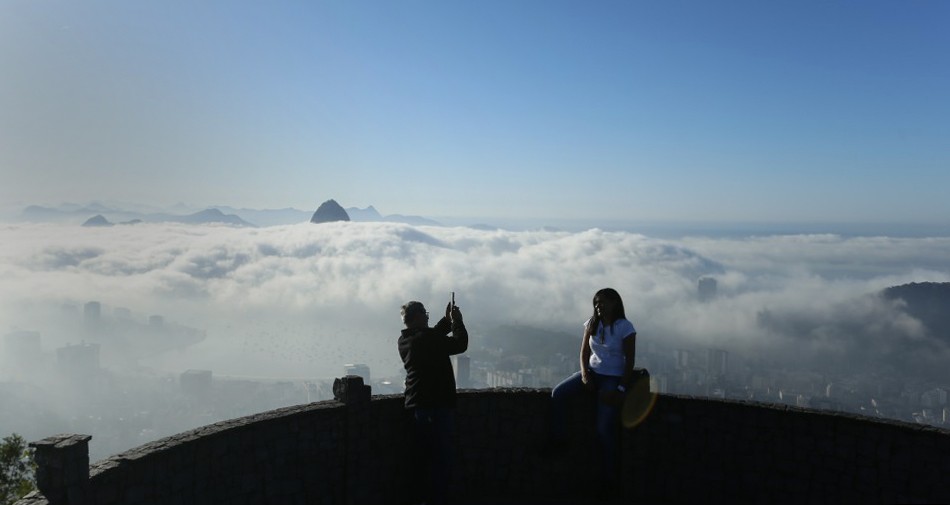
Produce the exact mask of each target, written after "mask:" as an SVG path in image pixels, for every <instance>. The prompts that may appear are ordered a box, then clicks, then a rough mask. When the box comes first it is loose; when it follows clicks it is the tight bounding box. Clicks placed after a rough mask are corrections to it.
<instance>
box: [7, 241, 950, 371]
mask: <svg viewBox="0 0 950 505" xmlns="http://www.w3.org/2000/svg"><path fill="white" fill-rule="evenodd" d="M0 235H2V237H0V240H2V241H3V243H4V244H6V245H5V247H4V249H3V252H0V279H2V280H3V282H2V287H0V307H2V312H0V324H2V325H3V326H0V329H3V330H12V329H23V330H34V331H39V332H41V333H42V334H43V340H44V343H50V344H53V343H56V344H59V345H62V344H63V343H65V342H68V341H73V342H74V343H78V341H79V340H81V339H82V335H77V334H75V333H73V334H70V333H69V332H68V331H66V332H63V331H62V329H60V328H57V325H56V324H55V323H56V322H57V319H58V318H57V316H55V314H59V315H63V314H66V313H68V312H70V311H72V312H73V313H74V314H76V313H78V315H79V316H81V315H82V310H83V305H84V304H85V303H86V302H89V301H97V302H99V303H100V304H101V306H102V314H103V318H108V317H111V316H112V314H113V313H114V312H115V311H116V310H117V309H118V310H120V311H123V314H124V313H125V311H127V312H130V313H135V314H140V315H139V316H137V317H139V319H140V320H142V321H143V322H144V321H145V320H146V319H147V317H148V316H149V315H161V316H163V317H164V318H166V319H167V320H169V321H174V322H176V323H180V324H182V325H186V326H188V327H192V328H196V329H199V330H203V331H205V332H206V334H207V335H206V338H205V339H203V340H202V341H201V342H199V343H198V344H196V345H194V346H191V347H189V348H187V349H186V350H184V351H181V352H178V353H176V354H172V353H169V354H167V355H165V356H152V357H150V358H149V360H146V361H148V362H149V363H151V364H153V365H154V366H157V367H159V368H163V369H170V370H174V369H179V370H180V369H185V368H194V367H202V368H214V369H215V370H218V369H220V368H224V369H226V371H225V372H224V373H230V374H237V375H249V376H257V375H260V376H287V375H289V376H314V375H316V376H323V375H327V374H329V375H333V374H336V373H338V369H339V364H340V362H341V361H345V362H352V361H362V362H367V363H368V364H371V365H372V366H373V367H374V368H377V369H379V370H380V371H381V372H383V373H386V374H392V373H396V371H398V369H399V362H398V359H397V358H396V357H395V356H394V355H393V354H394V353H393V352H392V349H391V344H392V340H393V339H394V338H395V335H396V334H397V333H398V330H399V326H400V325H399V319H398V310H399V306H400V305H401V304H402V303H404V302H405V301H407V300H410V299H417V300H420V301H422V302H424V303H426V304H427V306H428V308H429V310H430V312H432V313H433V314H438V313H439V312H440V311H441V310H443V309H444V305H443V304H444V303H445V302H447V301H448V299H449V295H450V293H451V292H453V291H454V292H455V293H456V297H457V300H458V303H459V304H460V305H461V306H462V307H463V310H464V311H465V315H466V318H467V320H468V321H469V323H470V325H471V326H473V328H475V329H476V330H477V328H478V327H480V326H481V327H487V326H499V325H506V324H516V325H523V326H531V327H538V328H545V329H557V330H561V331H569V332H575V331H576V328H578V327H579V325H580V323H581V322H582V321H583V320H584V319H585V318H586V317H587V316H588V315H589V313H590V299H591V297H592V295H593V293H594V291H596V290H597V289H599V288H601V287H604V286H612V287H615V288H616V289H618V290H619V291H620V293H621V294H622V295H623V297H624V300H625V302H626V307H627V311H628V315H629V316H630V318H631V319H632V320H634V322H635V323H636V324H637V326H638V327H639V328H640V330H641V338H642V339H647V340H657V341H673V342H677V343H681V344H682V345H687V344H695V345H702V346H709V347H725V348H731V349H735V351H736V352H741V351H743V350H746V351H749V352H751V353H755V354H764V355H768V356H769V357H770V358H771V357H774V358H776V359H787V360H803V361H799V362H797V363H792V364H795V365H796V366H807V364H808V363H809V360H811V359H818V358H821V357H827V356H828V355H833V356H838V355H841V354H845V355H846V354H847V353H849V352H861V353H862V354H871V355H873V354H875V353H876V352H877V351H876V349H877V348H878V347H880V354H881V356H886V357H888V358H896V357H897V356H895V354H894V353H895V352H900V351H902V350H905V349H906V350H914V349H915V348H916V347H919V346H918V345H917V344H918V343H927V344H929V345H932V346H933V347H934V349H936V350H939V349H941V347H940V346H941V344H942V343H945V342H946V341H945V340H941V339H939V338H936V337H935V336H934V335H931V334H930V333H928V332H927V331H926V329H925V328H922V327H921V325H920V324H918V322H917V321H914V320H913V319H912V318H910V316H908V315H906V314H904V313H903V312H901V311H900V310H898V309H899V308H898V307H896V306H895V305H894V303H893V302H886V301H884V300H881V299H879V298H878V297H877V296H876V295H877V293H879V292H880V291H881V290H882V289H884V288H886V287H889V286H895V285H899V284H905V283H909V282H920V281H933V282H942V281H946V280H948V277H950V254H948V253H950V239H948V238H931V239H894V238H886V237H881V238H842V237H839V236H834V235H798V236H773V237H756V238H748V239H706V238H684V239H679V240H664V239H654V238H650V237H647V236H644V235H638V234H633V233H625V232H605V231H601V230H597V229H592V230H588V231H584V232H579V233H570V232H553V231H525V232H509V231H483V230H475V229H470V228H461V227H459V228H445V227H411V226H408V225H400V224H391V223H329V224H323V225H311V224H300V225H288V226H278V227H269V228H261V229H245V228H231V227H225V226H190V225H168V224H162V225H149V224H143V225H138V226H135V227H115V228H104V229H97V228H79V227H64V226H57V225H11V226H6V227H5V228H3V229H2V230H0ZM702 277H710V278H713V279H715V281H716V294H715V297H713V298H712V299H710V300H707V301H701V300H700V299H699V296H698V293H697V281H698V279H700V278H702ZM70 307H72V308H70ZM123 309H124V310H123ZM59 319H62V318H59ZM66 324H67V327H68V326H69V324H73V323H69V322H67V323H66ZM133 340H134V339H133ZM869 343H873V344H874V345H868V344H869ZM130 345H134V342H133V343H130ZM921 345H923V344H921ZM790 353H791V354H790ZM809 353H817V354H819V355H815V356H812V355H810V354H809ZM133 354H134V353H133ZM140 354H141V353H140ZM136 357H139V356H136ZM138 361H139V362H142V359H139V360H138ZM202 363H207V365H202Z"/></svg>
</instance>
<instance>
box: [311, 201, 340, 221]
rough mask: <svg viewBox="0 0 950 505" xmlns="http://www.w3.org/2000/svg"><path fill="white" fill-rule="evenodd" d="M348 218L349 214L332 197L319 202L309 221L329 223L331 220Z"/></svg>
mask: <svg viewBox="0 0 950 505" xmlns="http://www.w3.org/2000/svg"><path fill="white" fill-rule="evenodd" d="M349 220H350V215H349V214H347V213H346V210H344V209H343V207H341V206H340V204H338V203H336V200H333V199H330V200H327V201H325V202H323V203H321V204H320V207H318V208H317V211H316V212H314V213H313V217H311V218H310V222H311V223H330V222H333V221H349Z"/></svg>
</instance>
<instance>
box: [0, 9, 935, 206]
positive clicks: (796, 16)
mask: <svg viewBox="0 0 950 505" xmlns="http://www.w3.org/2000/svg"><path fill="white" fill-rule="evenodd" d="M948 24H950V3H948V2H945V1H904V2H898V1H886V2H878V1H860V2H858V1H851V2H827V1H821V2H817V1H815V2H808V1H806V2H802V1H794V2H791V1H789V2H783V1H769V2H760V1H723V2H710V1H663V2H633V1H624V2H577V1H571V2H567V1H540V0H538V1H515V2H511V1H479V2H435V1H399V2H391V1H385V2H384V1H378V2H342V1H332V2H331V1H306V2H305V1H294V2H291V1H281V2H266V3H265V2H248V1H234V0H232V1H227V2H225V1H206V2H190V1H177V0H172V1H164V0H163V1H161V2H157V1H156V2H127V1H120V0H92V1H86V2H72V1H65V0H62V1H53V0H50V1H44V0H29V1H27V0H3V1H2V2H0V68H2V69H3V75H4V78H3V79H0V111H2V113H0V139H2V141H0V143H2V144H3V147H2V148H0V199H2V200H3V201H4V203H6V204H8V205H18V204H26V203H45V204H55V203H60V202H63V201H73V202H86V201H90V200H107V201H108V200H121V201H133V202H142V203H150V204H156V205H171V204H174V203H176V202H185V203H188V204H191V205H197V206H204V205H230V206H234V207H252V208H283V207H291V206H292V207H296V208H300V209H315V208H316V207H317V206H318V205H319V204H320V203H321V202H322V201H324V200H326V199H328V198H335V199H336V200H337V201H339V202H340V203H341V204H343V205H344V206H359V207H363V206H366V205H371V204H372V205H375V206H376V207H377V208H378V209H380V211H381V212H383V213H402V214H419V215H426V216H431V217H441V216H450V217H467V216H473V217H475V216H477V217H486V218H492V217H506V216H521V217H525V218H552V219H561V218H582V219H592V220H598V219H604V220H607V219H609V220H651V221H666V220H675V221H772V222H789V221H831V222H879V221H884V222H895V221H909V222H941V223H946V222H947V221H948V220H950V203H948V202H950V198H946V195H945V193H946V189H947V187H948V186H950V141H948V139H950V30H947V29H946V27H947V26H948Z"/></svg>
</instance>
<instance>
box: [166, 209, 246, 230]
mask: <svg viewBox="0 0 950 505" xmlns="http://www.w3.org/2000/svg"><path fill="white" fill-rule="evenodd" d="M176 221H178V222H180V223H189V224H211V223H223V224H230V225H233V226H254V225H253V224H251V223H248V222H247V221H245V220H243V219H241V218H240V217H238V216H235V215H234V214H225V213H224V212H221V211H220V210H218V209H214V208H211V209H205V210H203V211H200V212H195V213H194V214H188V215H187V216H181V217H180V218H178V219H177V220H176Z"/></svg>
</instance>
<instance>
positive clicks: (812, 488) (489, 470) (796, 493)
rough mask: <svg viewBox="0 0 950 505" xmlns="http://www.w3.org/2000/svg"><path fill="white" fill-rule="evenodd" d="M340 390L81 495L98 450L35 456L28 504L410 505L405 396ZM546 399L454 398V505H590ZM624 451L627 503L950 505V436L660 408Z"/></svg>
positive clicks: (579, 463) (166, 452)
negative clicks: (556, 441) (557, 440)
mask: <svg viewBox="0 0 950 505" xmlns="http://www.w3.org/2000/svg"><path fill="white" fill-rule="evenodd" d="M338 386H339V387H338V388H335V393H336V395H337V398H338V400H335V401H328V402H320V403H314V404H309V405H300V406H296V407H290V408H285V409H279V410H275V411H271V412H265V413H261V414H258V415H254V416H250V417H244V418H239V419H233V420H229V421H225V422H221V423H217V424H214V425H210V426H206V427H203V428H199V429H196V430H193V431H189V432H185V433H181V434H179V435H176V436H173V437H168V438H165V439H162V440H158V441H155V442H152V443H150V444H147V445H145V446H142V447H139V448H136V449H133V450H131V451H127V452H125V453H122V454H118V455H115V456H112V457H110V458H107V459H105V460H102V461H100V462H97V463H95V464H93V465H92V466H91V467H89V468H88V481H87V482H85V483H83V479H84V478H85V474H84V473H83V471H84V470H86V469H85V468H83V465H82V464H78V465H77V464H76V463H75V461H80V462H81V461H82V458H81V455H80V456H77V455H76V452H77V447H78V452H80V453H81V452H83V451H86V450H87V449H86V445H85V444H86V441H88V438H83V437H81V436H80V437H77V436H71V437H69V436H67V437H62V438H58V439H47V440H46V441H41V442H36V443H34V444H33V445H34V446H35V447H36V449H37V455H38V459H40V455H41V454H42V455H43V456H42V458H43V459H42V461H41V465H44V470H43V472H42V473H43V480H44V482H41V483H40V489H41V490H44V492H45V494H46V497H49V498H50V500H47V499H46V498H45V497H44V496H43V495H42V494H39V493H36V494H34V495H33V496H31V497H28V498H27V499H24V500H22V501H21V502H20V503H21V504H23V505H25V504H39V503H47V502H48V501H49V502H52V503H69V504H71V505H77V504H101V505H109V504H130V505H132V504H134V505H140V504H142V505H145V504H170V503H182V504H193V503H210V504H245V503H246V504H261V503H280V504H294V503H300V504H346V505H355V504H380V505H383V504H393V505H398V504H403V503H409V502H410V500H411V499H412V496H411V489H412V486H410V485H408V483H411V482H413V480H412V478H413V475H414V471H413V462H412V458H411V433H412V431H411V428H412V426H411V423H410V419H409V416H408V415H407V414H406V412H405V410H404V409H403V406H402V401H403V399H402V396H401V395H392V396H376V397H372V399H370V397H369V391H368V389H369V388H368V387H366V386H363V385H362V381H361V380H360V379H359V378H357V377H347V378H344V379H343V380H341V381H340V383H339V384H338ZM549 394H550V391H549V390H544V389H537V390H535V389H493V390H479V391H462V392H461V393H460V394H459V406H458V411H457V415H458V418H457V439H458V445H457V447H456V452H455V456H456V457H455V461H456V464H455V467H454V469H453V470H454V471H453V474H454V479H453V483H452V488H453V492H454V494H455V495H456V496H461V497H464V498H465V499H466V500H467V502H469V503H478V502H484V503H490V502H491V499H492V498H494V497H499V496H504V497H506V499H509V500H510V499H513V498H517V497H531V498H532V499H534V500H537V499H541V498H548V499H554V498H557V499H558V500H559V501H558V502H559V503H570V502H574V503H586V502H588V501H589V500H588V499H587V489H588V487H589V485H590V483H592V482H597V481H598V480H599V478H598V476H597V475H596V466H597V465H596V464H595V462H594V454H593V451H592V450H591V449H590V447H591V441H592V437H593V433H592V429H591V426H592V422H591V421H592V419H591V416H590V413H589V409H585V408H584V406H585V405H586V404H585V403H584V402H583V401H580V400H579V401H578V402H577V403H576V407H577V409H576V410H577V412H578V413H577V414H576V415H575V416H574V418H573V419H572V420H571V425H570V426H571V427H572V428H573V431H574V433H576V436H575V437H574V441H573V444H572V445H571V446H570V447H569V448H567V449H566V450H565V451H564V452H561V453H560V454H557V455H555V456H552V455H547V454H546V455H542V454H544V453H543V452H542V451H541V449H542V448H543V442H544V439H545V433H546V429H547V423H548V396H549ZM622 443H623V451H622V453H623V455H622V457H623V463H622V473H623V489H622V495H623V501H624V502H629V503H644V502H645V503H694V502H708V501H711V500H712V501H720V500H729V501H732V502H762V503H765V502H770V503H774V502H780V503H781V502H796V503H799V502H808V503H813V502H858V501H860V502H862V503H887V502H950V479H947V478H946V476H947V475H950V431H948V430H939V429H935V428H930V427H923V426H918V425H912V424H906V423H898V422H880V421H874V420H870V419H865V418H859V417H856V416H851V415H844V414H828V413H819V412H814V411H806V410H803V409H797V408H787V407H780V406H773V405H764V404H758V403H752V402H735V401H721V400H711V399H704V398H691V397H683V396H668V395H662V396H659V397H658V399H657V402H656V405H655V407H654V409H653V411H652V413H651V414H650V415H649V416H648V417H647V419H646V420H645V421H644V422H643V423H642V424H641V425H639V426H638V427H636V428H634V429H633V430H629V431H624V432H623V442H622ZM70 448H71V449H70ZM64 451H67V452H68V451H71V453H70V454H69V455H66V456H63V455H64V454H65V452H64ZM86 454H87V453H86ZM77 458H78V459H77ZM86 458H87V460H88V456H86ZM65 459H69V461H72V462H73V463H70V464H63V463H62V461H63V460H65ZM57 461H60V462H57ZM77 475H78V477H77ZM38 477H39V474H38ZM67 482H69V483H70V485H71V486H72V487H71V488H69V489H73V491H72V492H67V491H68V489H67V490H65V491H64V489H63V488H64V486H66V484H65V483H67ZM57 486H58V487H57ZM57 489H58V490H57Z"/></svg>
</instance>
